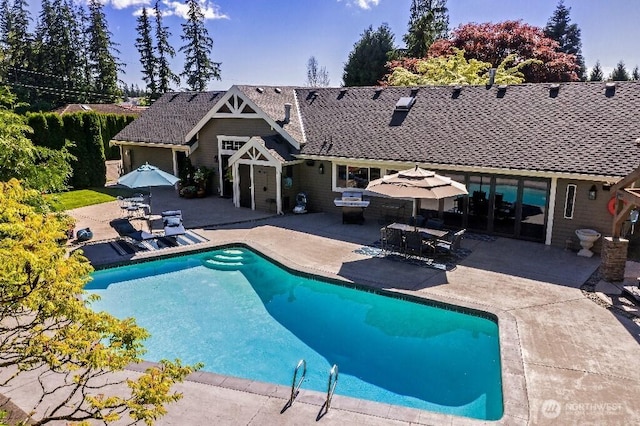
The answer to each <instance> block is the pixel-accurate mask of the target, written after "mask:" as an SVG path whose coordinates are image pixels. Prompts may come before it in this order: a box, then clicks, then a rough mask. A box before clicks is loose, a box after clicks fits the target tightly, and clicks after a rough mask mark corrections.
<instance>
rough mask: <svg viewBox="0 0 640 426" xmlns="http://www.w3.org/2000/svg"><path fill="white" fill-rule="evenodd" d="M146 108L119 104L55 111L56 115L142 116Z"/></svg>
mask: <svg viewBox="0 0 640 426" xmlns="http://www.w3.org/2000/svg"><path fill="white" fill-rule="evenodd" d="M146 109H147V108H146V107H138V106H133V105H124V104H122V105H118V104H67V105H65V106H61V107H60V108H57V109H55V110H53V112H55V113H56V114H60V115H62V114H71V113H74V112H89V111H95V112H100V113H103V114H119V115H136V116H137V115H140V114H141V113H142V112H143V111H145V110H146Z"/></svg>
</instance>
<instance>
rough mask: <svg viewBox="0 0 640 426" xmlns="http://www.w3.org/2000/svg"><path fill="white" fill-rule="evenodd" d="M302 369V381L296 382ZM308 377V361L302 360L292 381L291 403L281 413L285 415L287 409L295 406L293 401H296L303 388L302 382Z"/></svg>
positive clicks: (288, 402)
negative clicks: (301, 387)
mask: <svg viewBox="0 0 640 426" xmlns="http://www.w3.org/2000/svg"><path fill="white" fill-rule="evenodd" d="M300 367H302V376H300V380H298V381H296V379H297V378H298V372H299V371H300ZM306 375H307V361H305V360H304V359H301V360H300V361H298V365H296V368H295V369H294V370H293V379H292V380H291V396H290V397H289V401H287V403H286V404H285V406H284V408H283V409H282V411H281V413H283V412H284V411H285V410H286V409H287V408H289V407H291V404H293V400H294V399H296V396H298V393H300V386H302V382H303V381H304V377H305V376H306Z"/></svg>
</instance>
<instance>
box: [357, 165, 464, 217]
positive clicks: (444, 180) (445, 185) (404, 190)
mask: <svg viewBox="0 0 640 426" xmlns="http://www.w3.org/2000/svg"><path fill="white" fill-rule="evenodd" d="M366 190H367V191H371V192H375V193H378V194H382V195H386V196H388V197H392V198H411V199H413V212H412V214H413V217H414V218H415V217H416V215H417V214H418V202H417V200H419V199H420V198H428V199H433V200H439V199H441V198H449V197H455V196H458V195H466V194H468V192H467V188H466V187H465V186H464V184H462V183H459V182H456V181H454V180H452V179H451V178H448V177H446V176H441V175H439V174H436V173H435V172H432V171H430V170H424V169H421V168H419V167H418V166H416V167H415V168H413V169H409V170H403V171H401V172H398V173H394V174H391V175H385V176H383V177H381V178H380V179H376V180H372V181H371V182H369V185H367V188H366Z"/></svg>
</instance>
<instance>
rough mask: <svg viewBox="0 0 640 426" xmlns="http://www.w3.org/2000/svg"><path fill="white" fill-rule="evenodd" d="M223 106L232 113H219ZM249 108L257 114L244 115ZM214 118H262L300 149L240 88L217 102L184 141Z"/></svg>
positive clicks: (230, 91) (233, 87) (293, 139)
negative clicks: (246, 108)
mask: <svg viewBox="0 0 640 426" xmlns="http://www.w3.org/2000/svg"><path fill="white" fill-rule="evenodd" d="M223 106H226V107H227V108H229V110H230V111H231V113H228V112H219V111H220V109H221V108H222V107H223ZM247 106H248V107H249V108H251V109H252V110H254V111H255V113H243V112H242V110H243V109H244V108H245V107H247ZM212 118H261V119H263V120H264V121H266V122H267V123H268V124H269V125H270V126H271V128H272V129H274V130H275V131H276V132H278V133H279V134H280V135H281V136H282V137H283V138H285V140H286V141H287V142H289V144H290V145H291V146H293V147H294V148H296V149H300V142H299V141H297V140H296V139H295V138H293V137H292V136H291V135H290V134H289V133H287V132H286V131H285V130H284V129H283V128H282V127H281V126H280V125H279V124H278V123H276V122H275V121H274V120H273V119H272V118H271V117H269V116H268V115H267V114H266V113H265V112H264V111H263V110H262V109H261V108H259V107H258V105H256V104H255V103H254V102H253V101H252V100H251V99H249V98H248V97H247V96H246V95H245V94H244V92H242V90H240V89H239V88H238V86H231V88H230V89H229V90H228V91H227V93H225V94H224V96H222V98H220V100H219V101H218V102H216V104H215V105H214V106H213V108H211V109H210V110H209V112H208V113H207V114H205V116H204V117H202V119H201V120H200V121H199V122H198V124H196V125H195V127H194V128H193V129H191V130H190V131H189V133H187V135H186V136H185V138H184V141H185V142H187V141H189V140H191V138H193V137H194V136H196V135H197V134H198V132H199V131H200V130H201V129H202V128H203V127H204V126H205V125H206V124H207V123H208V122H209V120H211V119H212Z"/></svg>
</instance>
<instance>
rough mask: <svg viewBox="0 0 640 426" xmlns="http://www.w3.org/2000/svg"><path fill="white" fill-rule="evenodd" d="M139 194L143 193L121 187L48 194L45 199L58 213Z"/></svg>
mask: <svg viewBox="0 0 640 426" xmlns="http://www.w3.org/2000/svg"><path fill="white" fill-rule="evenodd" d="M139 192H143V191H140V190H138V189H136V190H133V189H129V188H121V187H105V188H91V189H79V190H75V191H67V192H59V193H57V194H47V195H45V198H46V199H47V200H49V202H50V203H51V205H52V206H53V208H54V209H55V210H56V211H65V210H71V209H77V208H78V207H85V206H92V205H94V204H102V203H108V202H109V201H113V200H115V199H116V197H118V196H122V197H129V196H131V195H133V193H139Z"/></svg>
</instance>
